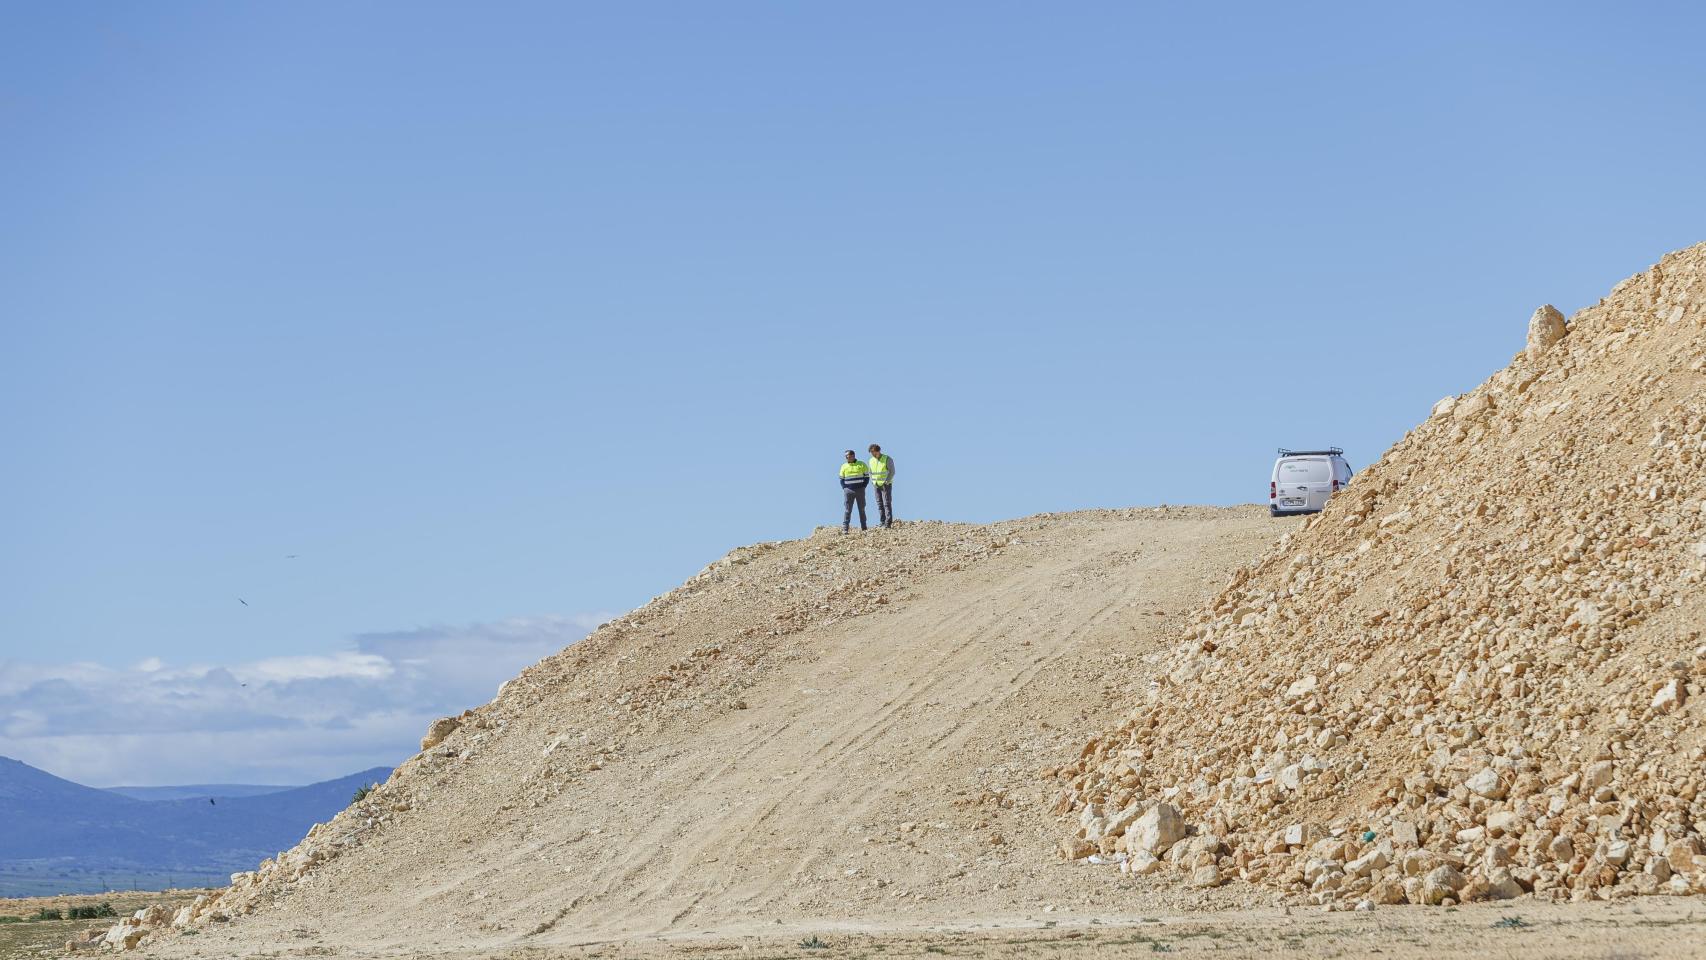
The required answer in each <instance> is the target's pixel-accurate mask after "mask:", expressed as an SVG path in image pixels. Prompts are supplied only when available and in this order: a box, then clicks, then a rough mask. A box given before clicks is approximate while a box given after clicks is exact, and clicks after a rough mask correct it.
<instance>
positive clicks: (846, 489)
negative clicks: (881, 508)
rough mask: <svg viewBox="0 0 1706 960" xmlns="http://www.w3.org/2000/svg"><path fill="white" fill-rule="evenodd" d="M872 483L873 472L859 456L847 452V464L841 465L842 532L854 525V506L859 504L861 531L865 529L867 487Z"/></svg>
mask: <svg viewBox="0 0 1706 960" xmlns="http://www.w3.org/2000/svg"><path fill="white" fill-rule="evenodd" d="M870 482H871V470H870V468H869V467H867V466H865V465H864V464H863V463H860V462H859V456H858V454H856V453H854V452H853V451H851V450H849V451H847V462H846V463H844V464H842V465H841V498H842V500H843V504H842V511H841V532H842V533H846V532H847V529H848V527H850V526H852V524H853V504H855V503H857V504H859V529H860V530H864V529H866V527H865V485H866V484H868V483H870Z"/></svg>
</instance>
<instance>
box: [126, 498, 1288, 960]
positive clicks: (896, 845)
mask: <svg viewBox="0 0 1706 960" xmlns="http://www.w3.org/2000/svg"><path fill="white" fill-rule="evenodd" d="M1291 523H1292V522H1291V521H1283V520H1280V521H1276V520H1273V519H1270V518H1269V517H1268V516H1267V515H1266V511H1265V510H1262V509H1259V508H1254V507H1244V508H1233V509H1214V508H1169V509H1164V510H1131V511H1094V512H1088V513H1079V514H1069V515H1055V516H1044V517H1034V518H1027V519H1025V520H1019V521H1012V522H1009V523H1003V524H995V525H991V526H986V527H974V526H968V525H953V524H919V525H914V526H910V527H904V528H901V529H897V530H895V531H889V532H872V533H870V534H867V535H865V536H864V537H859V536H858V535H854V536H853V537H851V538H837V537H834V536H833V535H825V534H822V533H820V534H819V535H817V536H814V537H813V538H810V539H807V540H801V541H793V542H789V543H784V544H779V545H775V546H773V547H772V548H770V549H766V550H764V551H760V552H757V553H755V554H754V555H753V556H752V557H751V559H750V560H749V561H744V562H743V563H742V564H741V565H740V566H738V567H731V568H729V570H730V571H736V572H738V573H739V576H735V575H734V574H733V573H730V574H729V575H728V578H727V579H725V580H723V581H719V582H707V583H705V584H703V585H702V586H701V588H698V589H695V590H693V591H692V592H691V593H686V592H681V593H680V596H674V595H672V597H671V598H663V599H662V600H660V601H659V603H658V604H657V605H655V606H656V607H657V615H656V616H652V617H647V616H639V617H637V618H635V619H634V620H633V624H634V625H632V626H630V627H628V628H626V629H627V632H626V633H625V634H624V636H623V638H622V639H621V640H620V641H619V642H618V641H612V642H609V643H607V644H604V645H603V646H599V645H594V646H592V647H590V648H589V649H588V650H587V651H582V652H580V653H579V654H577V656H578V657H579V658H580V660H579V661H577V662H575V663H572V664H569V663H565V664H562V665H560V667H561V669H557V666H556V665H553V666H552V667H551V669H549V670H544V669H542V670H539V671H535V672H534V673H533V674H531V675H529V676H528V677H526V678H524V679H525V680H526V682H527V683H528V684H531V685H532V686H533V687H535V688H537V689H540V690H543V691H546V692H545V693H541V694H539V695H538V698H537V699H535V700H533V701H532V702H530V703H528V704H527V705H526V706H524V707H515V708H514V709H513V710H512V709H511V708H508V707H505V708H503V709H504V710H505V711H508V712H506V713H505V714H504V722H503V724H502V726H501V728H500V727H498V726H496V725H494V726H493V727H491V728H489V729H487V730H485V731H483V732H482V733H480V734H478V735H472V736H467V737H462V735H461V734H459V735H458V736H459V737H462V738H461V739H453V740H452V741H450V742H448V743H447V744H446V747H445V748H444V749H443V751H440V753H441V754H442V756H443V759H439V758H438V757H434V756H429V757H426V758H423V759H422V760H421V761H420V763H419V764H418V765H417V767H415V768H412V769H411V770H408V771H405V773H404V774H403V775H401V777H400V778H399V780H400V783H394V784H393V785H391V786H389V787H388V788H387V790H388V796H390V797H393V798H394V797H397V796H402V795H404V793H405V791H406V795H407V796H408V798H409V801H408V803H407V806H408V807H409V809H408V810H407V811H406V812H403V813H399V814H397V815H396V817H397V819H395V820H393V821H391V822H388V823H385V824H379V825H378V826H375V827H374V828H373V829H372V831H371V833H370V834H369V835H366V836H365V837H364V839H362V840H361V842H360V846H359V849H355V850H353V851H351V852H348V853H345V854H344V855H342V856H340V857H338V858H337V859H335V860H333V861H331V862H330V863H328V864H324V865H323V866H321V867H319V868H317V869H316V870H315V871H314V872H313V873H311V874H309V875H308V877H307V878H306V879H305V880H302V881H300V882H297V883H295V884H290V885H288V886H284V887H280V888H279V890H278V892H277V894H276V895H274V896H275V897H276V899H275V900H267V901H263V902H262V903H260V904H259V909H258V912H256V913H255V914H254V915H252V916H240V917H238V918H237V920H236V921H235V922H233V923H230V924H228V925H227V924H213V925H210V926H208V927H207V928H205V932H204V934H203V935H199V936H197V937H195V938H191V940H193V943H192V942H191V941H190V940H183V939H179V940H175V941H174V942H173V943H170V944H162V945H161V947H158V948H155V949H161V948H169V949H170V950H171V951H173V952H183V951H188V952H190V953H192V954H196V955H219V956H230V955H242V954H245V953H249V952H267V951H270V950H274V949H278V948H280V947H283V946H299V945H300V946H307V945H309V944H320V945H325V944H337V945H338V948H339V951H340V952H344V951H361V950H377V951H381V952H385V951H403V952H407V951H409V950H411V949H422V948H431V949H447V950H456V949H468V950H475V951H478V950H496V949H500V948H506V949H507V948H513V947H518V946H522V945H528V946H540V947H554V946H561V945H571V944H579V943H585V942H588V941H595V940H612V939H619V938H632V937H646V936H656V935H660V934H666V933H702V932H712V933H715V932H716V931H719V930H729V929H737V928H739V927H740V926H741V925H752V924H771V923H774V922H775V921H778V920H781V921H782V922H784V923H792V922H808V921H809V922H810V923H814V924H819V925H824V924H840V923H860V924H867V925H869V924H878V925H895V924H898V925H902V926H917V925H924V926H931V925H940V924H945V923H954V924H964V923H972V922H983V921H984V919H985V918H1015V917H1024V916H1028V915H1032V914H1035V915H1037V916H1042V913H1041V911H1043V910H1044V909H1045V908H1046V907H1054V908H1055V910H1056V911H1081V910H1099V911H1103V912H1105V913H1108V914H1109V915H1110V916H1121V915H1123V916H1133V915H1135V914H1136V913H1137V912H1138V911H1156V910H1162V911H1165V910H1177V909H1179V908H1181V907H1183V906H1199V905H1203V904H1220V905H1227V906H1230V905H1252V904H1264V903H1271V902H1273V901H1272V899H1271V895H1270V894H1261V893H1256V892H1255V891H1252V890H1247V889H1237V888H1228V889H1223V890H1218V891H1212V892H1209V893H1206V894H1204V893H1201V892H1182V891H1178V890H1176V889H1173V888H1172V887H1170V886H1169V885H1166V884H1161V883H1155V884H1153V885H1149V884H1148V883H1147V881H1143V880H1132V879H1130V878H1122V877H1120V876H1119V875H1118V874H1117V872H1115V871H1114V870H1113V869H1112V868H1089V867H1086V866H1083V865H1077V864H1068V863H1063V862H1061V861H1060V860H1059V858H1058V857H1057V856H1056V854H1055V853H1054V847H1055V844H1056V843H1057V841H1058V840H1059V838H1060V837H1061V836H1062V835H1063V834H1064V832H1065V830H1064V829H1063V827H1062V826H1061V825H1060V824H1059V823H1057V821H1056V818H1055V817H1054V816H1053V815H1051V814H1050V813H1049V811H1048V810H1047V804H1048V803H1050V802H1051V801H1052V797H1051V796H1049V795H1048V790H1047V787H1046V785H1045V784H1043V783H1042V782H1041V781H1040V780H1039V778H1038V771H1039V770H1040V769H1042V768H1044V767H1047V766H1052V765H1055V764H1058V763H1059V762H1061V759H1062V757H1063V755H1075V751H1076V749H1077V747H1078V744H1079V741H1080V739H1081V736H1082V731H1083V730H1086V729H1095V728H1096V727H1097V725H1098V724H1102V723H1106V722H1108V721H1109V720H1111V719H1112V717H1113V711H1114V709H1115V706H1116V705H1117V704H1118V703H1120V702H1123V701H1124V700H1126V699H1127V698H1129V697H1131V696H1132V695H1134V694H1135V692H1136V691H1138V690H1139V689H1141V688H1142V687H1143V686H1145V685H1146V684H1147V683H1148V682H1149V675H1148V672H1147V671H1148V667H1149V664H1150V663H1151V662H1153V661H1155V660H1156V659H1158V654H1159V651H1160V650H1161V648H1162V645H1163V644H1164V642H1165V639H1166V637H1167V636H1168V634H1169V632H1170V631H1172V630H1174V629H1176V628H1177V626H1178V624H1179V621H1180V618H1181V617H1182V615H1183V614H1185V613H1186V612H1187V611H1189V610H1190V609H1191V608H1192V607H1194V606H1196V605H1197V604H1199V603H1201V602H1202V601H1203V600H1204V599H1205V598H1206V597H1208V596H1209V595H1210V594H1211V593H1212V592H1213V591H1214V590H1215V589H1217V588H1219V587H1220V586H1222V585H1224V583H1225V582H1226V580H1227V578H1228V577H1229V575H1230V574H1231V572H1232V570H1233V569H1235V568H1237V567H1238V566H1240V565H1243V564H1246V563H1249V562H1252V561H1254V560H1255V559H1256V558H1257V557H1258V556H1259V555H1260V554H1261V553H1262V551H1263V550H1265V549H1266V548H1267V547H1268V546H1270V545H1271V544H1272V543H1273V542H1274V541H1275V540H1276V539H1277V538H1278V537H1279V536H1280V535H1281V534H1282V533H1283V532H1285V531H1286V530H1288V529H1290V527H1291ZM808 574H809V575H808ZM819 575H822V577H823V578H825V579H814V577H817V576H819ZM718 576H722V574H719V575H718ZM712 579H713V580H715V577H713V578H712ZM790 583H793V584H803V585H804V586H802V587H801V589H803V590H805V591H806V592H808V593H809V592H811V591H813V590H816V591H821V592H822V593H823V595H824V596H825V597H833V598H841V599H839V600H836V601H835V603H842V604H844V605H845V604H851V606H849V607H846V609H847V610H848V611H849V612H846V613H843V612H842V609H843V608H841V607H835V606H834V604H833V603H829V602H826V603H825V604H823V605H822V606H824V608H825V610H824V612H823V614H822V615H821V616H820V617H818V618H817V619H815V620H813V621H812V622H810V623H808V624H806V625H805V626H804V628H803V629H800V630H798V631H797V632H791V633H788V634H787V635H785V636H782V637H779V638H765V637H763V636H760V637H756V638H751V639H749V640H746V641H743V640H742V639H741V634H742V633H743V632H750V630H745V631H743V630H742V629H741V628H742V625H745V624H750V623H754V622H765V621H766V620H768V619H770V618H771V617H772V616H784V615H786V614H785V612H784V611H786V610H787V609H792V608H790V607H788V606H787V605H786V604H776V605H775V609H776V610H777V611H779V612H777V613H775V614H771V613H770V608H768V607H766V606H765V605H764V603H765V601H764V600H763V597H764V596H765V595H766V594H767V593H769V592H771V591H773V590H776V589H779V587H778V585H782V584H790ZM684 589H685V588H684ZM690 605H692V606H691V608H690V610H689V609H688V608H689V606H690ZM684 611H686V612H688V613H690V615H683V613H684ZM665 624H667V625H668V626H667V627H665V626H664V625H665ZM743 642H744V643H749V644H760V643H761V642H762V644H763V648H762V650H759V649H757V648H755V649H753V650H750V651H749V650H745V648H743V647H742V643H743ZM707 644H711V645H715V646H716V647H717V648H718V649H719V651H720V652H719V653H718V654H717V657H716V659H719V660H724V661H727V660H730V659H731V658H739V657H741V656H750V657H752V658H753V659H751V661H750V662H751V663H752V666H750V667H745V668H742V669H740V670H737V671H734V672H733V673H734V675H732V676H730V677H712V678H710V679H706V678H705V677H699V678H698V679H696V680H694V681H693V682H695V683H697V684H698V686H697V687H694V688H693V689H694V690H696V691H697V692H694V693H692V694H691V695H688V694H683V693H679V692H678V693H676V694H673V696H675V697H676V698H677V699H676V700H655V701H653V702H652V706H651V707H648V711H649V712H646V713H644V714H635V716H643V717H645V718H646V719H645V720H643V721H636V720H629V719H627V718H625V717H621V716H618V717H612V716H610V715H609V714H608V713H607V712H606V711H605V709H604V708H605V707H606V706H607V705H608V704H609V703H610V702H612V699H614V700H616V701H620V700H623V699H626V698H629V697H630V696H631V692H632V691H635V690H640V689H650V688H646V687H641V686H637V685H636V684H638V683H639V681H637V680H635V679H634V678H640V677H646V676H648V675H661V674H660V671H668V670H670V669H676V670H677V672H680V670H679V667H672V664H678V663H679V662H680V661H681V659H682V658H683V657H689V656H691V654H692V653H693V652H694V651H699V652H703V651H704V650H706V649H708V647H707ZM742 662H745V661H742ZM654 679H655V677H654ZM685 685H686V683H685V681H684V682H683V683H678V684H673V685H671V688H672V689H678V688H681V687H683V686H685ZM513 695H514V694H513V692H512V696H513ZM731 696H738V698H739V704H740V707H739V708H734V709H722V708H714V707H715V705H718V704H724V703H727V702H728V698H729V697H731ZM677 703H679V704H681V705H682V708H681V709H680V710H678V711H674V712H671V711H670V710H669V709H667V708H669V707H670V706H672V705H674V704H677ZM700 707H705V709H699V708H700ZM577 731H578V732H579V733H580V734H581V735H580V736H575V735H574V734H576V732H577ZM475 736H478V737H480V738H481V739H480V740H479V742H477V743H476V742H475V739H474V737H475ZM565 739H567V740H572V741H573V742H575V743H578V744H581V745H582V747H583V749H584V750H586V751H588V752H585V753H583V754H582V755H580V756H579V757H578V758H577V759H575V760H574V761H573V764H574V768H573V771H572V772H568V773H563V772H562V771H563V770H566V769H567V767H568V765H567V764H565V765H564V766H563V767H552V766H551V764H555V763H557V758H558V757H559V756H560V755H561V754H562V753H563V752H564V750H565V749H566V748H563V747H559V748H553V747H552V746H551V745H552V744H553V743H561V742H562V741H564V740H565ZM606 741H611V742H606ZM612 748H614V749H612ZM588 757H591V758H593V759H592V761H591V762H590V763H586V764H585V766H581V764H582V763H583V762H584V761H585V760H586V759H587V758H588ZM595 766H596V767H597V768H598V769H590V768H591V767H595ZM549 771H558V773H560V774H561V775H560V776H553V775H550V774H549ZM338 829H343V827H342V826H339V827H338ZM1062 915H1063V916H1064V915H1065V914H1064V913H1063V914H1062ZM305 941H306V942H305Z"/></svg>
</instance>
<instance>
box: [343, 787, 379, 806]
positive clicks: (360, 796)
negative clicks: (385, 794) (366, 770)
mask: <svg viewBox="0 0 1706 960" xmlns="http://www.w3.org/2000/svg"><path fill="white" fill-rule="evenodd" d="M378 786H379V784H377V783H370V784H368V785H367V786H365V787H362V788H361V789H360V790H357V791H356V792H355V796H354V797H353V798H351V799H350V803H360V802H361V801H363V800H366V799H367V795H368V794H370V793H372V792H373V791H374V790H375V789H377V788H378Z"/></svg>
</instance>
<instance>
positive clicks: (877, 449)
mask: <svg viewBox="0 0 1706 960" xmlns="http://www.w3.org/2000/svg"><path fill="white" fill-rule="evenodd" d="M871 452H872V453H882V452H883V448H882V445H881V444H877V443H873V444H871Z"/></svg>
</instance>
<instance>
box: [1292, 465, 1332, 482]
mask: <svg viewBox="0 0 1706 960" xmlns="http://www.w3.org/2000/svg"><path fill="white" fill-rule="evenodd" d="M1332 476H1333V473H1332V468H1331V467H1329V466H1328V465H1327V461H1326V460H1281V461H1280V470H1279V478H1280V482H1281V483H1284V482H1286V481H1287V480H1290V481H1292V482H1293V483H1326V482H1327V481H1328V480H1330V479H1332Z"/></svg>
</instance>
